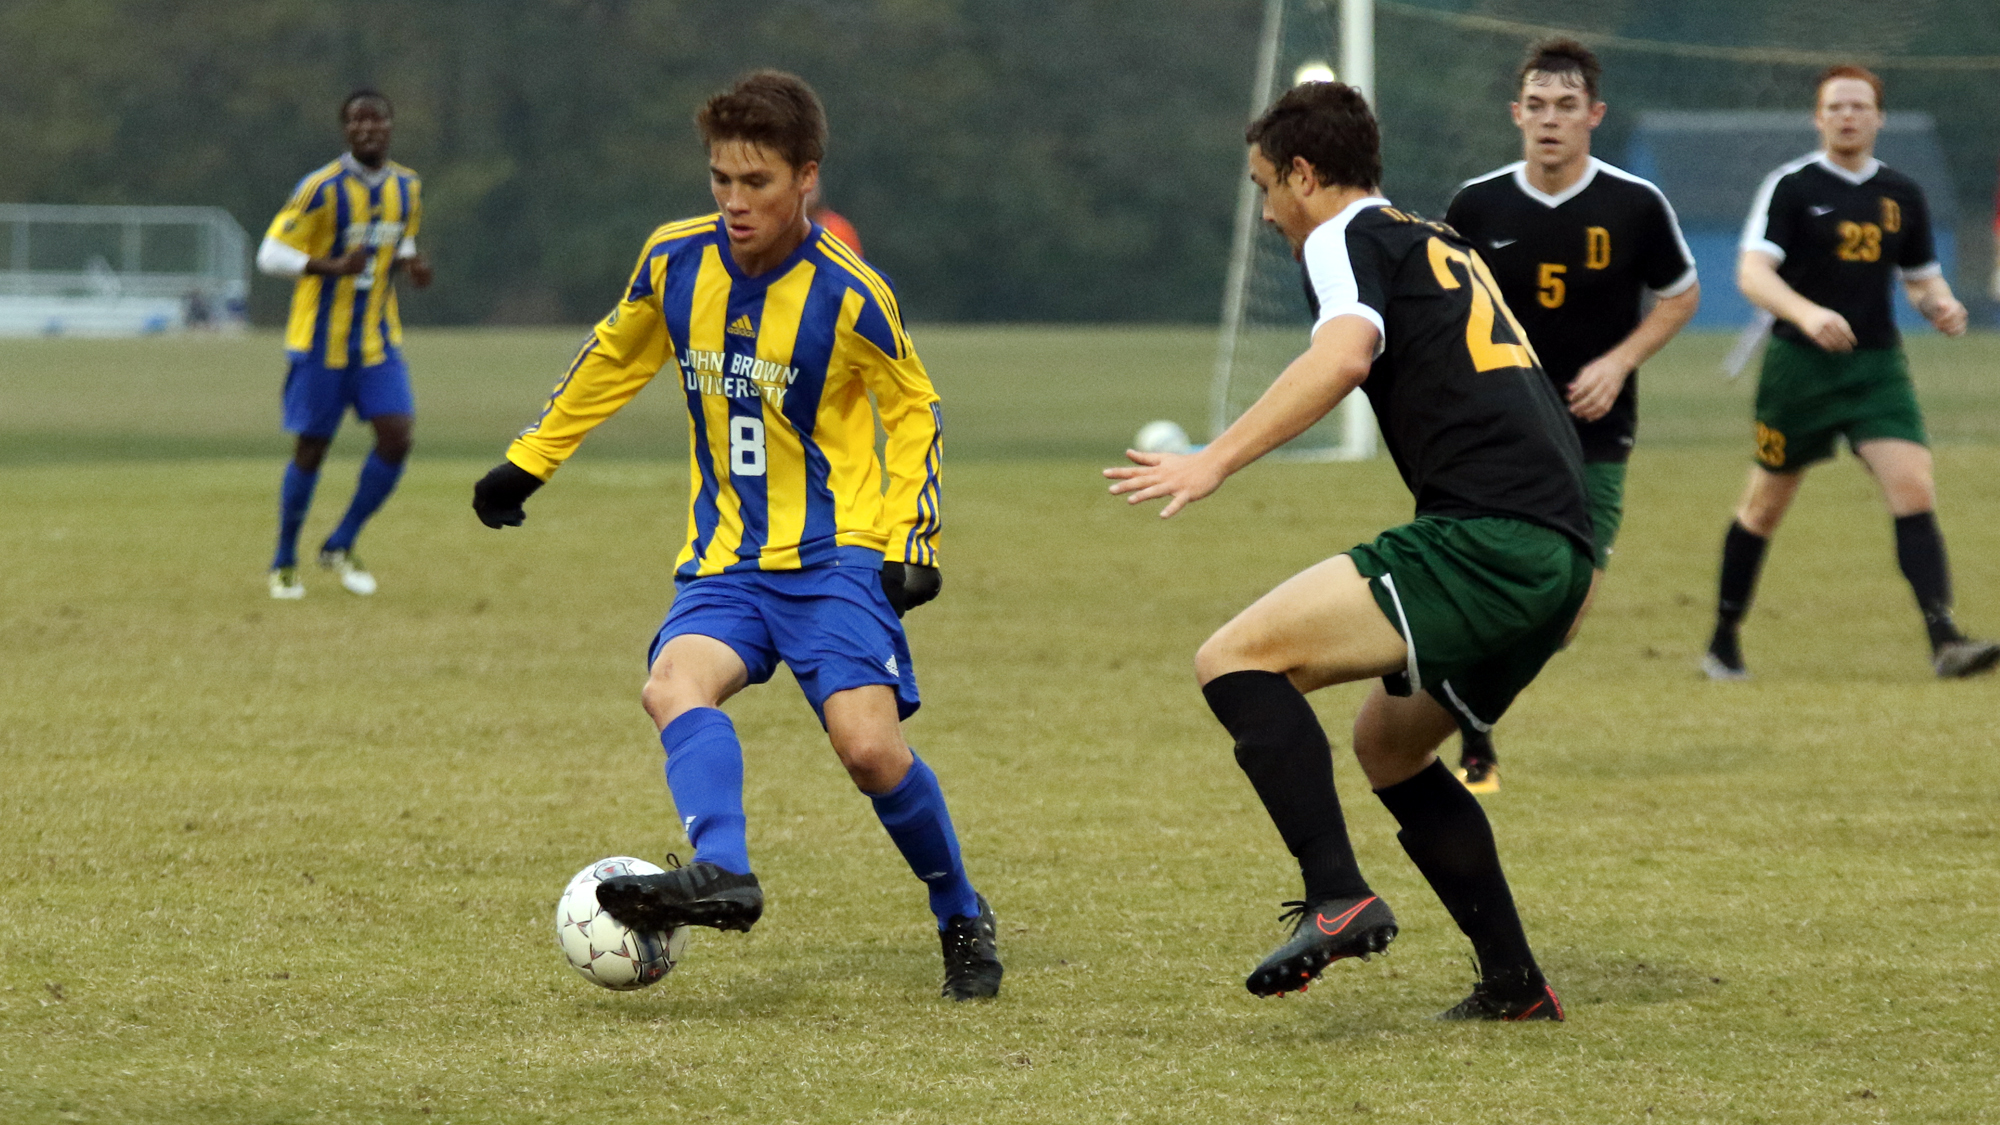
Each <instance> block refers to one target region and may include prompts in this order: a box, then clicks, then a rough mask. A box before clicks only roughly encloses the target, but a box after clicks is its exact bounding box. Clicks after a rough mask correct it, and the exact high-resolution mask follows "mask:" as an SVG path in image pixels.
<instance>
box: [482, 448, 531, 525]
mask: <svg viewBox="0 0 2000 1125" xmlns="http://www.w3.org/2000/svg"><path fill="white" fill-rule="evenodd" d="M540 487H542V478H540V477H538V476H536V475H535V474H533V473H531V472H529V471H528V470H526V469H524V468H522V467H521V466H519V465H516V464H515V463H514V462H512V461H502V462H500V463H499V464H498V465H495V466H494V467H493V471H492V472H489V473H487V474H486V475H485V476H483V477H480V478H479V483H478V484H475V485H473V486H472V510H473V511H474V512H476V513H478V515H479V522H480V523H483V524H485V525H486V526H487V527H491V528H494V529H496V530H497V529H499V528H503V527H519V526H521V521H522V520H525V519H527V518H528V514H527V513H526V512H524V511H522V510H521V505H523V504H525V503H527V501H528V497H530V496H533V495H534V494H535V490H536V489H537V488H540Z"/></svg>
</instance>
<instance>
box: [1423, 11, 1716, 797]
mask: <svg viewBox="0 0 2000 1125" xmlns="http://www.w3.org/2000/svg"><path fill="white" fill-rule="evenodd" d="M1601 69H1602V68H1601V67H1599V65H1598V62H1597V57H1596V56H1595V55H1593V54H1591V53H1590V50H1589V49H1588V48H1586V47H1584V45H1583V44H1581V43H1578V42H1577V41H1575V40H1574V39H1548V40H1543V41H1542V42H1539V43H1536V44H1535V45H1534V46H1532V47H1530V48H1529V50H1528V57H1527V59H1526V60H1525V61H1524V62H1523V63H1522V64H1521V72H1520V76H1519V78H1518V80H1517V89H1518V91H1519V93H1518V97H1519V100H1518V101H1516V102H1515V103H1514V104H1513V106H1512V107H1511V109H1512V113H1513V117H1514V124H1515V126H1516V127H1517V128H1519V129H1520V130H1521V148H1522V156H1523V159H1521V160H1519V161H1517V162H1515V163H1513V164H1509V165H1508V166H1506V167H1505V168H1501V169H1499V170H1498V171H1494V172H1489V173H1488V174H1486V175H1484V176H1480V177H1478V178H1477V179H1473V180H1469V181H1467V182H1466V183H1465V184H1464V185H1463V186H1462V187H1460V188H1459V189H1458V194H1457V195H1456V196H1455V197H1453V199H1452V201H1451V208H1450V209H1449V210H1448V211H1446V212H1445V222H1447V223H1449V224H1450V225H1451V227H1452V229H1454V230H1456V231H1458V232H1459V233H1460V234H1463V235H1464V236H1465V237H1466V240H1467V241H1469V242H1471V243H1472V244H1473V245H1474V246H1476V247H1478V249H1479V253H1480V254H1481V255H1483V256H1484V257H1485V258H1486V260H1487V263H1488V264H1489V265H1490V266H1492V268H1493V278H1494V280H1496V281H1498V282H1499V283H1500V294H1501V296H1503V297H1505V298H1506V299H1507V307H1509V308H1511V309H1513V310H1514V314H1515V315H1516V316H1517V317H1519V318H1520V321H1521V326H1522V327H1524V328H1526V329H1527V330H1528V340H1529V342H1530V343H1532V344H1533V345H1534V346H1535V354H1536V355H1537V356H1539V357H1540V359H1541V361H1542V370H1544V371H1546V372H1547V373H1548V376H1549V379H1550V380H1551V381H1552V382H1554V384H1555V386H1556V388H1557V389H1558V390H1559V391H1561V392H1562V395H1563V399H1564V401H1565V402H1566V403H1568V405H1569V413H1570V417H1571V419H1572V420H1573V421H1574V423H1575V425H1576V434H1577V437H1578V438H1579V439H1581V440H1582V442H1583V474H1584V483H1585V485H1586V487H1587V490H1588V492H1589V497H1590V522H1591V526H1592V531H1593V534H1594V535H1595V537H1596V541H1597V573H1596V575H1595V576H1594V577H1593V578H1592V580H1591V592H1592V593H1593V594H1595V593H1596V591H1597V583H1598V582H1599V581H1601V580H1602V578H1603V576H1604V570H1605V568H1606V567H1607V566H1609V565H1610V561H1611V545H1612V543H1613V542H1614V541H1615V540H1616V539H1617V538H1618V525H1619V523H1620V522H1621V519H1622V517H1623V515H1624V511H1625V461H1626V459H1627V458H1628V457H1630V456H1631V455H1632V442H1633V438H1634V437H1635V435H1636V434H1637V432H1638V423H1639V380H1638V367H1639V365H1640V364H1641V363H1644V362H1645V361H1646V360H1648V359H1650V358H1652V356H1653V354H1654V353H1656V352H1658V351H1659V350H1660V349H1661V348H1663V347H1665V346H1666V343H1667V341H1668V340H1671V339H1673V337H1674V334H1675V333H1677V332H1679V331H1680V330H1681V329H1682V328H1683V327H1685V326H1686V325H1687V322H1688V321H1689V320H1690V319H1691V318H1692V317H1693V316H1694V311H1695V306H1696V305H1697V304H1699V303H1700V301H1701V285H1700V283H1699V282H1698V281H1697V280H1696V277H1695V269H1694V255H1693V253H1691V252H1690V251H1689V250H1688V245H1687V240H1686V239H1684V238H1682V237H1681V230H1680V222H1679V220H1677V219H1676V218H1675V217H1674V209H1673V207H1672V205H1670V204H1669V203H1668V202H1667V198H1666V196H1664V195H1662V194H1661V193H1660V189H1659V188H1656V187H1654V186H1653V185H1652V184H1650V183H1648V182H1646V181H1645V180H1642V179H1640V178H1639V177H1637V176H1634V175H1632V174H1631V173H1629V172H1625V171H1621V170H1619V169H1617V168H1614V167H1612V166H1611V165H1609V164H1606V163H1605V162H1604V161H1602V160H1599V159H1597V158H1596V157H1594V156H1592V155H1590V134H1591V130H1593V129H1595V128H1596V127H1597V125H1598V123H1599V122H1601V121H1603V120H1604V108H1605V107H1604V103H1603V102H1602V101H1600V100H1598V77H1599V75H1600V73H1601ZM1648 293H1650V294H1652V296H1653V297H1654V298H1655V300H1654V303H1653V307H1652V308H1651V309H1649V310H1643V311H1644V315H1643V316H1642V315H1641V312H1642V307H1641V302H1642V301H1643V300H1644V299H1645V297H1646V295H1647V294H1648ZM1497 763H1498V759H1497V757H1496V755H1495V754H1494V752H1493V741H1492V737H1491V735H1490V733H1489V732H1487V731H1485V730H1481V729H1480V728H1478V727H1468V728H1467V729H1466V732H1465V741H1464V749H1463V751H1462V757H1461V761H1460V771H1459V776H1460V777H1461V778H1462V779H1463V780H1464V781H1465V784H1466V787H1467V788H1469V789H1471V790H1472V791H1473V792H1475V793H1486V792H1492V791H1493V790H1496V789H1498V788H1499V787H1500V774H1499V770H1498V764H1497Z"/></svg>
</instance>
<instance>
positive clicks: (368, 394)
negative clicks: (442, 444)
mask: <svg viewBox="0 0 2000 1125" xmlns="http://www.w3.org/2000/svg"><path fill="white" fill-rule="evenodd" d="M291 360H292V365H291V369H290V370H288V371H286V372H285V429H286V431H287V432H289V433H294V434H298V435H300V436H302V437H315V438H330V437H332V436H333V435H334V431H336V430H338V429H340V418H341V415H343V414H345V413H346V412H347V408H348V407H349V406H352V407H354V416H355V417H357V418H359V419H361V420H362V421H363V422H366V421H368V420H369V419H370V418H378V417H380V416H382V415H384V414H415V413H416V410H417V403H416V399H415V398H414V397H413V396H412V395H411V394H410V369H409V368H407V367H405V366H403V353H402V352H400V351H398V350H396V349H395V348H390V349H389V351H388V354H387V355H386V356H385V357H384V358H383V360H382V362H380V363H378V364H375V365H373V366H371V367H363V366H361V365H360V364H358V363H350V364H348V365H347V366H346V367H342V368H330V367H327V366H325V365H324V364H322V363H320V362H319V361H318V360H316V359H312V358H311V357H309V356H306V355H303V354H300V353H298V352H293V353H292V355H291Z"/></svg>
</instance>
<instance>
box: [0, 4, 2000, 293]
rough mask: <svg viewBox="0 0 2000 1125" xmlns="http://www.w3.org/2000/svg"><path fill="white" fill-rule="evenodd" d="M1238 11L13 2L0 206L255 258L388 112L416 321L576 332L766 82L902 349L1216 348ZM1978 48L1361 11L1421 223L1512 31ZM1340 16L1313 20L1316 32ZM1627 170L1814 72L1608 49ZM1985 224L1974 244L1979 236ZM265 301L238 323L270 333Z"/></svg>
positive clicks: (1974, 26) (1909, 10)
mask: <svg viewBox="0 0 2000 1125" xmlns="http://www.w3.org/2000/svg"><path fill="white" fill-rule="evenodd" d="M1262 8H1263V5H1262V3H1261V2H1260V0H768V2H756V0H204V2H203V3H201V4H187V3H184V2H174V0H8V2H7V3H5V4H4V5H0V106H4V107H5V110H6V112H5V113H0V153H4V154H5V156H4V158H0V200H11V201H21V202H54V203H201V204H216V205H220V206H223V207H226V208H228V209H229V210H230V211H231V212H232V213H233V214H235V216H236V217H237V219H238V220H239V221H240V222H241V223H242V224H243V225H244V227H245V228H246V229H248V230H249V231H250V232H251V233H252V235H253V237H254V236H258V235H261V233H262V231H263V228H264V226H265V225H266V224H267V223H268V221H269V219H270V216H271V214H272V213H273V212H274V211H275V210H276V208H277V207H278V206H279V205H280V204H281V203H282V202H283V200H284V198H285V197H286V195H287V194H288V193H289V192H290V189H291V187H292V185H293V184H294V183H296V181H297V180H298V178H299V177H300V176H301V175H303V174H304V173H305V172H306V171H308V170H310V169H312V168H314V167H317V166H318V165H320V164H323V163H324V162H325V161H327V160H328V159H331V158H332V157H333V156H335V155H337V154H338V153H339V152H340V151H341V149H342V142H341V139H340V136H339V132H338V127H337V123H336V119H335V118H336V110H337V107H338V105H339V103H340V101H341V100H342V98H343V97H344V96H345V95H346V94H347V92H348V91H349V90H350V89H352V88H354V87H356V86H361V85H371V86H375V87H377V88H379V89H381V90H383V91H384V92H385V93H387V94H388V95H389V96H390V97H391V98H392V99H393V100H394V102H395V105H396V127H397V132H396V138H395V144H394V148H393V152H392V155H393V156H394V157H395V158H396V159H398V160H400V161H402V162H403V163H406V164H409V165H411V166H413V167H415V168H417V169H418V170H419V171H420V172H421V173H422V174H423V176H424V183H425V203H426V217H425V231H424V239H423V241H424V243H425V245H426V249H427V251H428V252H429V253H430V254H431V255H432V256H433V258H434V259H435V260H436V262H437V263H438V265H439V267H440V270H441V274H442V276H441V282H442V284H440V285H439V286H437V287H435V288H433V289H432V290H430V291H428V292H426V293H424V294H422V295H421V296H417V297H414V299H407V298H406V302H405V306H404V307H405V312H406V316H407V317H408V318H409V319H410V320H412V321H413V322H418V323H526V322H553V321H584V320H587V319H590V318H593V317H595V316H597V315H599V314H600V313H601V312H602V310H603V309H604V307H605V306H606V305H607V304H608V303H609V302H610V301H611V300H612V299H613V297H614V295H615V293H616V292H617V289H618V286H619V285H620V284H621V283H622V282H623V280H624V278H625V276H626V273H627V271H628V270H629V269H630V267H631V263H632V260H633V258H634V255H635V254H636V252H637V250H638V247H639V244H640V241H641V240H642V239H643V238H644V236H645V234H646V232H647V231H649V230H650V229H651V228H652V227H653V226H654V225H656V224H658V223H659V222H662V221H665V220H667V219H671V218H677V217H682V216H685V215H690V214H696V213H700V212H703V211H706V210H708V209H709V208H710V207H711V206H712V205H711V203H710V201H709V199H708V195H707V189H706V166H705V161H704V154H703V153H702V152H701V150H700V149H699V147H698V145H697V143H696V141H695V138H694V135H693V129H692V126H691V124H690V117H691V115H692V113H693V111H694V108H695V106H696V105H697V104H698V103H699V102H700V101H701V100H702V99H703V98H705V97H706V96H708V95H709V94H710V93H712V92H714V91H715V90H717V89H718V88H720V87H722V86H723V85H724V84H726V83H727V81H728V80H729V79H730V78H731V77H732V76H734V75H735V74H737V73H740V72H741V71H743V70H745V69H748V68H751V67H755V66H777V67H781V68H784V69H788V70H793V71H796V72H798V73H799V74H801V75H804V76H805V77H806V78H807V79H808V80H809V81H811V82H812V83H813V84H814V86H815V87H816V88H817V89H818V90H819V92H820V94H821V96H822V97H823V99H824V100H825V102H826V104H827V109H828V113H829V116H830V118H831V121H832V130H833V139H832V146H831V149H830V152H829V158H828V161H827V165H826V168H825V170H824V176H825V182H826V185H827V198H828V202H829V203H830V204H832V205H833V206H834V207H835V208H837V209H838V210H840V211H842V212H843V213H845V214H846V215H848V216H849V217H850V218H851V219H853V220H854V221H855V223H856V225H857V226H858V227H859V229H860V231H861V233H862V237H863V239H864V241H865V242H866V247H867V250H868V255H869V257H870V258H871V259H873V260H874V261H875V262H876V263H877V264H878V265H880V266H881V267H882V268H883V269H884V270H885V271H886V272H887V273H888V274H889V275H890V276H891V277H893V278H894V279H895V280H896V282H897V284H898V288H899V290H901V292H902V293H903V302H902V303H903V305H904V307H905V309H906V310H908V311H909V312H910V314H911V316H912V317H913V318H916V319H922V320H967V321H1005V320H1047V321H1208V320H1212V319H1213V318H1214V317H1215V315H1216V313H1217V309H1218V307H1219V303H1220V297H1221V289H1222V281H1223V271H1224V266H1225V258H1226V255H1227V249H1228V242H1229V237H1230V225H1231V217H1232V212H1233V208H1234V203H1235V199H1236V193H1237V184H1238V182H1239V177H1240V175H1241V169H1242V145H1241V137H1242V132H1241V130H1242V126H1243V124H1244V120H1245V116H1246V113H1247V111H1248V110H1249V108H1250V106H1249V100H1250V85H1251V78H1252V73H1251V72H1252V68H1253V65H1254V62H1255V56H1256V48H1257V35H1258V29H1259V25H1260V21H1261V17H1262ZM1453 15H1472V16H1485V17H1497V18H1500V19H1507V20H1516V21H1529V22H1534V23H1538V24H1550V25H1560V26H1564V27H1571V28H1578V29H1583V30H1588V31H1594V32H1599V33H1603V34H1609V35H1617V36H1623V37H1626V38H1629V39H1647V40H1670V41H1674V42H1682V43H1695V44H1702V43H1706V44H1715V45H1722V46H1745V45H1747V46H1753V47H1755V46H1768V47H1778V48H1813V49H1820V50H1854V51H1862V52H1875V53H1884V54H1895V55H1953V56H1966V55H1975V54H1981V53H1986V54H1992V53H2000V20H1996V19H1995V18H1994V17H1993V8H1992V3H1991V0H1899V2H1894V3H1884V2H1879V0H1680V2H1678V3H1675V4H1658V3H1649V2H1645V0H1533V2H1530V0H1421V2H1418V3H1397V2H1391V0H1383V3H1382V4H1381V7H1380V9H1379V11H1378V16H1377V21H1378V22H1377V28H1378V46H1377V50H1378V61H1377V67H1378V88H1379V90H1380V97H1379V101H1380V102H1381V104H1382V106H1383V119H1384V127H1385V133H1386V138H1387V139H1386V144H1385V157H1386V164H1387V173H1386V179H1387V183H1386V185H1385V187H1386V190H1387V191H1388V192H1389V193H1390V194H1391V195H1393V196H1394V197H1396V198H1397V200H1398V202H1399V203H1403V204H1406V205H1408V206H1410V207H1413V208H1415V209H1418V210H1424V211H1428V212H1432V213H1437V212H1440V211H1441V210H1442V208H1443V205H1444V203H1445V201H1446V200H1447V199H1448V198H1449V195H1450V192H1451V190H1452V188H1453V186H1454V185H1456V184H1457V183H1458V182H1459V181H1460V180H1462V179H1464V178H1465V177H1467V176H1469V175H1472V174H1475V173H1478V172H1481V171H1484V170H1486V169H1489V168H1492V167H1494V166H1496V165H1498V164H1501V163H1504V162H1506V161H1508V160H1512V159H1516V158H1518V154H1519V141H1518V136H1517V134H1515V133H1514V132H1513V131H1512V129H1511V127H1510V126H1509V125H1508V124H1507V121H1506V117H1505V103H1506V101H1507V100H1508V95H1509V93H1510V92H1511V87H1512V84H1513V68H1514V65H1515V63H1516V61H1517V60H1518V57H1519V54H1520V52H1521V49H1522V47H1523V45H1524V36H1522V35H1521V34H1517V33H1514V32H1511V31H1508V30H1505V29H1502V30H1495V29H1494V27H1492V26H1490V25H1466V24H1464V23H1463V22H1459V23H1454V22H1451V20H1450V19H1449V17H1451V16H1453ZM1329 18H1330V17H1329ZM1600 53H1601V54H1602V55H1603V57H1604V59H1605V61H1606V64H1607V66H1608V67H1609V68H1610V73H1609V74H1608V76H1607V91H1606V96H1607V99H1608V100H1611V101H1612V103H1613V107H1614V113H1613V115H1612V116H1611V118H1610V119H1609V120H1608V121H1607V123H1606V126H1605V128H1604V130H1603V131H1602V132H1601V133H1600V134H1599V144H1598V150H1599V151H1600V152H1601V153H1602V154H1604V155H1606V156H1607V157H1609V158H1611V159H1613V160H1616V159H1618V154H1619V153H1620V152H1621V151H1622V147H1623V137H1624V131H1625V130H1626V129H1628V128H1629V120H1628V119H1627V118H1626V117H1625V116H1624V115H1623V114H1622V112H1621V111H1624V110H1627V109H1630V108H1638V107H1649V108H1711V107H1733V108H1802V107H1805V106H1807V105H1809V102H1810V79H1811V74H1812V73H1813V71H1814V69H1816V68H1813V67H1809V66H1805V65H1803V64H1786V63H1772V64H1769V65H1762V64H1728V63H1718V62H1713V61H1694V62H1691V61H1689V60H1688V59H1685V58H1678V57H1674V56H1671V55H1661V54H1658V53H1656V52H1650V51H1648V50H1645V49H1640V48H1626V47H1617V46H1606V47H1603V48H1601V49H1600ZM1887 76H1888V77H1889V79H1890V82H1891V98H1892V105H1891V108H1923V109H1927V110H1930V111H1931V112H1933V113H1936V114H1937V115H1938V117H1939V120H1940V128H1941V131H1942V133H1943V134H1944V136H1945V137H1946V140H1947V147H1948V150H1949V155H1950V157H1951V161H1952V171H1953V174H1954V177H1955V178H1956V179H1957V180H1958V181H1959V183H1958V187H1959V194H1960V198H1961V201H1962V203H1963V204H1964V205H1965V206H1966V208H1967V210H1968V211H1969V212H1970V213H1971V217H1970V218H1969V219H1968V220H1967V222H1966V223H1965V224H1963V226H1962V237H1961V247H1962V249H1961V256H1962V257H1964V258H1966V259H1968V260H1971V261H1976V262H1977V263H1979V265H1980V267H1981V268H1982V269H1983V268H1984V267H1985V265H1986V264H1987V263H1990V261H1991V258H1990V256H1989V251H1988V242H1987V241H1986V236H1985V234H1984V231H1985V225H1984V219H1985V217H1986V216H1987V215H1989V214H1990V212H1987V211H1986V210H1985V202H1986V200H1988V199H1990V198H1991V195H1992V192H1993V173H1994V157H1995V153H1996V152H2000V114H1996V113H1995V109H1996V107H1995V106H1994V104H1993V102H1994V89H1995V87H1996V85H2000V83H1996V81H1995V79H1996V72H1995V71H1993V70H1984V71H1981V70H1977V69H1974V70H1961V71H1952V70H1934V69H1918V70H1913V71H1909V72H1907V73H1906V72H1901V71H1892V72H1890V73H1889V74H1888V75H1887ZM1975 220H1977V221H1975ZM285 291H286V286H285V285H284V284H283V283H279V282H273V281H271V280H270V279H261V280H260V281H259V282H258V283H256V285H255V286H254V287H253V312H254V314H255V315H256V317H257V319H258V320H260V321H262V322H266V323H272V322H275V321H276V320H277V319H278V318H279V317H280V316H281V310H282V306H283V302H284V299H285Z"/></svg>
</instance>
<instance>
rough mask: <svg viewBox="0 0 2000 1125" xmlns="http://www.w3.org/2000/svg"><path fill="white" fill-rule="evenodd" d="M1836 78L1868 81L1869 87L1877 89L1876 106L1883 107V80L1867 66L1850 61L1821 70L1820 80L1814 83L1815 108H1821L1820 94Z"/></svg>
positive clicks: (1877, 107)
mask: <svg viewBox="0 0 2000 1125" xmlns="http://www.w3.org/2000/svg"><path fill="white" fill-rule="evenodd" d="M1836 78H1859V79H1860V80H1861V81H1863V82H1866V83H1868V88H1869V89H1871V90H1874V91H1875V108H1876V109H1881V108H1882V80H1881V79H1880V78H1878V77H1876V76H1875V72H1874V71H1872V70H1869V69H1868V68H1867V67H1865V66H1855V65H1853V64H1852V63H1848V64H1845V65H1842V66H1830V67H1827V68H1826V69H1825V70H1822V71H1820V73H1819V81H1818V82H1815V83H1813V108H1814V109H1818V108H1819V96H1820V94H1821V93H1823V92H1825V90H1826V84H1827V83H1829V82H1831V81H1833V80H1834V79H1836Z"/></svg>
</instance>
